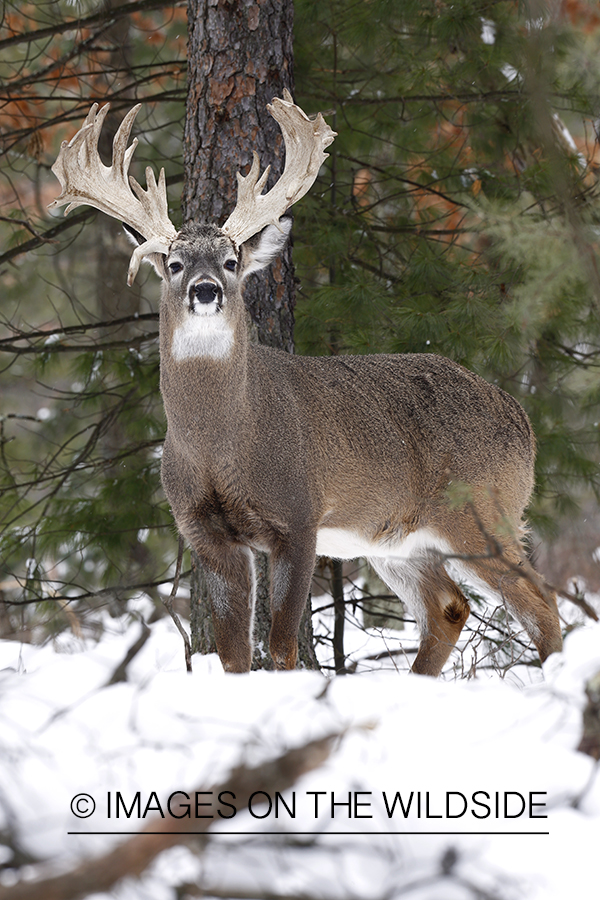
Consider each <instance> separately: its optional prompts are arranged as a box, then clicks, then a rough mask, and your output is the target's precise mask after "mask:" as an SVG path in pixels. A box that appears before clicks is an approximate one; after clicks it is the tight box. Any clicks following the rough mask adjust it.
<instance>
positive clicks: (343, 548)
mask: <svg viewBox="0 0 600 900" xmlns="http://www.w3.org/2000/svg"><path fill="white" fill-rule="evenodd" d="M427 551H437V552H438V553H443V554H447V553H451V552H452V550H451V549H450V545H449V544H448V543H447V542H446V541H444V540H443V539H442V538H440V537H439V536H438V535H437V534H436V533H435V531H433V530H431V529H429V528H419V529H418V530H417V531H413V532H411V533H410V534H407V535H406V537H404V538H401V539H400V540H396V541H393V542H392V541H384V542H380V543H377V542H375V541H369V540H367V539H365V538H363V537H362V536H361V535H359V534H356V532H354V531H349V530H347V529H345V528H319V530H318V532H317V556H329V557H331V558H333V559H357V558H358V557H359V556H360V557H365V558H367V559H368V558H370V557H371V558H372V557H382V558H384V559H389V558H392V557H393V558H394V559H410V558H411V557H414V556H418V555H424V554H426V553H427Z"/></svg>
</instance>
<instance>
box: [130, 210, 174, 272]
mask: <svg viewBox="0 0 600 900" xmlns="http://www.w3.org/2000/svg"><path fill="white" fill-rule="evenodd" d="M121 225H122V226H123V231H124V232H125V236H126V237H127V238H128V239H129V241H130V243H132V244H135V246H136V247H141V246H142V244H145V243H146V238H145V237H144V236H143V234H140V233H139V231H136V230H135V228H132V227H131V225H127V223H126V222H121ZM165 259H166V257H165V255H164V254H163V253H149V254H148V255H147V256H144V257H143V258H142V262H148V263H150V265H151V266H153V267H154V270H155V272H156V274H157V275H158V276H159V278H162V279H163V281H164V279H165V277H166V272H165ZM138 265H139V263H138ZM136 271H137V269H136Z"/></svg>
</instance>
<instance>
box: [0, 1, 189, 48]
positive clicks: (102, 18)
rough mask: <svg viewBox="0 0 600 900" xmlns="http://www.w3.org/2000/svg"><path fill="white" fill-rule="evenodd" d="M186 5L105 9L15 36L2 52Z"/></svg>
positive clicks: (142, 4)
mask: <svg viewBox="0 0 600 900" xmlns="http://www.w3.org/2000/svg"><path fill="white" fill-rule="evenodd" d="M185 5H186V2H185V0H138V2H137V3H124V4H123V5H122V6H113V7H112V8H109V9H103V11H102V12H99V13H94V15H92V16H86V17H85V18H81V17H80V18H78V19H68V20H67V21H66V22H64V21H63V22H59V23H57V24H56V25H48V26H47V27H46V28H38V29H37V30H36V31H26V32H24V33H22V34H15V35H13V36H12V37H9V38H5V39H4V40H3V41H0V50H3V49H4V48H5V47H14V45H15V44H30V43H31V42H32V41H39V40H42V39H43V38H47V37H52V36H53V35H55V34H63V32H65V31H75V30H77V31H79V30H81V29H82V28H90V27H91V26H92V25H97V24H100V23H104V22H106V23H110V24H111V25H112V24H114V23H115V22H117V21H118V20H119V19H122V18H123V17H126V16H130V15H131V14H132V13H135V12H150V11H151V10H153V9H165V8H169V9H174V8H176V7H182V6H185Z"/></svg>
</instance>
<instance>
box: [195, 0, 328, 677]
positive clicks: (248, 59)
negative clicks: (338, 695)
mask: <svg viewBox="0 0 600 900" xmlns="http://www.w3.org/2000/svg"><path fill="white" fill-rule="evenodd" d="M188 24H189V38H188V100H187V115H186V126H185V136H184V168H185V185H184V191H183V220H184V222H187V221H190V220H193V221H201V222H214V223H216V224H218V225H220V224H222V223H223V222H224V221H225V219H226V218H227V216H228V215H229V213H230V212H231V210H232V209H233V208H234V206H235V201H236V195H237V178H236V173H237V172H238V171H241V172H242V173H243V174H246V172H247V171H248V167H249V165H250V163H251V162H252V151H253V150H255V151H257V153H258V154H259V156H260V158H261V162H262V167H263V168H265V167H266V166H267V165H269V164H271V176H270V182H269V184H268V185H267V188H268V187H270V186H271V185H272V184H273V183H274V182H275V181H276V180H277V178H278V177H279V175H280V174H281V172H282V170H283V162H284V143H283V138H282V136H281V132H280V130H279V126H278V125H277V123H276V122H275V121H274V119H273V118H272V117H271V115H270V114H269V112H268V110H267V104H268V103H270V102H271V100H272V99H273V97H276V96H278V97H281V96H282V93H283V89H284V88H287V89H288V90H289V91H291V92H292V93H293V73H292V60H293V46H292V25H293V0H257V2H256V3H252V4H245V3H242V2H240V0H189V2H188ZM294 293H295V292H294V270H293V265H292V255H291V247H289V246H288V247H287V248H286V250H285V252H284V254H283V255H282V256H281V257H280V259H279V260H277V262H275V263H274V264H273V265H272V266H271V267H270V268H269V269H267V270H265V271H263V272H260V273H258V274H257V275H253V276H251V277H250V279H249V280H248V282H247V284H246V288H245V300H246V305H247V307H248V310H249V313H250V318H251V321H252V326H253V328H252V331H253V336H254V338H255V339H256V340H258V341H259V343H261V344H268V345H269V346H272V347H278V348H280V349H284V350H287V351H288V352H290V353H291V352H293V349H294V343H293V325H294V315H293V310H294ZM193 567H194V577H193V578H192V631H193V635H192V645H193V649H194V650H195V651H196V652H197V651H200V652H203V653H207V652H211V651H214V649H215V647H214V638H213V637H212V628H211V626H210V622H209V621H208V619H209V617H210V612H209V603H208V599H207V594H206V589H205V586H204V581H203V578H202V573H201V571H200V570H199V566H198V562H197V560H193ZM256 569H257V573H258V575H259V579H258V589H257V603H256V620H255V645H256V650H255V654H254V661H253V668H269V669H270V668H273V662H272V660H271V658H270V655H269V653H268V645H269V640H268V635H269V630H270V611H269V602H268V596H269V589H268V561H267V559H266V557H265V556H264V554H257V559H256ZM299 650H300V652H299V656H300V662H301V665H304V666H306V667H307V668H317V667H318V666H317V662H316V657H315V654H314V650H313V645H312V628H311V625H310V610H308V612H307V614H305V616H304V620H303V623H302V626H301V634H300V648H299Z"/></svg>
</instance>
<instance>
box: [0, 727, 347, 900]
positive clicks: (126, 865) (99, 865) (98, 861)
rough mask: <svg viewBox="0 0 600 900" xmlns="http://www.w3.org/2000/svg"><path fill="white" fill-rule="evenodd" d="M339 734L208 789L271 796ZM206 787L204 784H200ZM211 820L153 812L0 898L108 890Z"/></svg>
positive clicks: (324, 753) (60, 898)
mask: <svg viewBox="0 0 600 900" xmlns="http://www.w3.org/2000/svg"><path fill="white" fill-rule="evenodd" d="M340 737H341V733H339V732H337V733H334V734H330V735H328V736H327V737H324V738H321V739H320V740H317V741H311V742H310V743H308V744H305V745H304V746H303V747H297V748H295V749H293V750H288V751H287V752H286V753H284V754H283V755H282V756H279V757H277V758H276V759H273V760H270V761H269V762H266V763H263V764H262V765H260V766H255V767H253V768H248V767H247V766H239V767H238V768H237V769H234V770H233V772H232V773H231V774H230V775H229V776H228V777H227V779H226V780H225V782H224V783H223V784H221V785H216V786H212V787H210V788H209V790H211V791H213V793H214V794H216V795H217V796H218V794H219V793H220V792H221V791H232V792H233V793H234V794H235V796H236V802H237V803H238V804H239V805H240V806H241V805H246V804H247V803H248V801H249V799H250V796H251V794H253V793H254V792H255V791H257V790H262V791H266V792H267V793H268V794H274V793H275V792H276V791H279V792H282V791H285V790H287V789H288V788H289V787H291V786H292V785H293V784H295V782H296V781H297V780H298V778H300V776H301V775H304V774H305V773H306V772H310V771H311V770H313V769H316V768H318V767H319V766H320V765H322V764H323V763H324V762H325V760H326V759H327V758H328V756H329V754H330V752H331V749H332V745H333V743H334V742H335V741H336V740H338V739H339V738H340ZM202 790H206V788H202ZM210 825H211V820H208V819H198V818H194V817H193V816H192V817H190V818H189V819H188V818H169V819H163V818H161V817H159V816H154V817H153V818H152V819H151V820H150V821H149V823H148V825H146V827H145V828H144V829H143V830H142V831H140V832H138V833H137V834H136V835H134V836H133V837H131V838H129V839H128V840H126V841H124V842H123V843H122V844H119V846H118V847H116V848H115V849H114V850H111V851H110V852H109V853H105V854H104V855H103V856H99V857H96V858H95V859H90V860H86V861H85V862H82V863H81V865H79V866H77V868H75V869H72V870H71V871H70V872H64V873H63V874H61V875H53V876H49V877H46V878H38V879H37V880H35V881H30V880H27V881H20V882H19V883H18V884H15V885H13V886H12V887H2V886H0V900H78V898H82V897H85V896H87V895H88V894H96V893H102V892H103V891H109V890H110V889H111V888H112V887H113V886H114V885H115V884H116V883H117V881H120V880H121V879H122V878H126V877H129V878H131V877H134V878H135V877H138V876H139V875H141V873H142V872H143V871H144V869H146V868H147V867H148V866H149V865H150V863H151V862H152V860H153V859H154V858H155V857H156V856H158V854H159V853H162V852H163V851H164V850H168V849H169V848H170V847H174V846H175V845H177V844H181V843H182V842H183V841H184V840H185V838H186V836H187V835H188V834H189V833H190V832H193V833H195V834H197V833H198V832H207V831H208V830H209V828H210Z"/></svg>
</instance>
